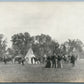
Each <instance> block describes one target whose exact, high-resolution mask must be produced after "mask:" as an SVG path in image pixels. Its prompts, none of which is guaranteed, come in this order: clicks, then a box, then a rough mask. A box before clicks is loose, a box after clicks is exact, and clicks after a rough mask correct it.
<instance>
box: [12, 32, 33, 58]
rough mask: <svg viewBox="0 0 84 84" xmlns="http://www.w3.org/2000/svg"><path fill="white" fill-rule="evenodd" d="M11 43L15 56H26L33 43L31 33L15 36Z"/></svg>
mask: <svg viewBox="0 0 84 84" xmlns="http://www.w3.org/2000/svg"><path fill="white" fill-rule="evenodd" d="M11 41H12V47H13V49H14V51H15V55H18V54H22V55H23V56H25V55H26V53H27V51H28V49H29V47H30V45H31V43H32V38H31V36H30V34H29V33H27V32H25V33H19V34H14V35H13V36H12V38H11Z"/></svg>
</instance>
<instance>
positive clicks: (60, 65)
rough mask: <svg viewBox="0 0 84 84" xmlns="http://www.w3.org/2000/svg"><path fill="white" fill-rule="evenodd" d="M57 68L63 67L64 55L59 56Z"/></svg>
mask: <svg viewBox="0 0 84 84" xmlns="http://www.w3.org/2000/svg"><path fill="white" fill-rule="evenodd" d="M57 68H63V65H62V57H61V56H59V55H58V57H57Z"/></svg>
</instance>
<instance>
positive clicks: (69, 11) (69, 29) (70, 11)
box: [0, 2, 84, 45]
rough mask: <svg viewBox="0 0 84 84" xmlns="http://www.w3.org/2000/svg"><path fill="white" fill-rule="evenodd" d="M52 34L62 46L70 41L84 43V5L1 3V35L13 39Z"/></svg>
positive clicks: (80, 3) (67, 3)
mask: <svg viewBox="0 0 84 84" xmlns="http://www.w3.org/2000/svg"><path fill="white" fill-rule="evenodd" d="M19 32H29V33H30V35H37V34H41V33H43V34H49V35H50V36H51V37H52V38H53V39H56V40H57V41H58V42H60V43H62V42H64V41H66V40H67V39H68V38H71V39H77V38H78V39H80V40H81V41H83V42H84V2H0V33H1V34H2V33H3V34H4V35H5V36H6V37H7V39H8V42H9V44H8V45H10V39H11V36H12V35H13V34H15V33H19Z"/></svg>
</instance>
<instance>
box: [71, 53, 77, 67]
mask: <svg viewBox="0 0 84 84" xmlns="http://www.w3.org/2000/svg"><path fill="white" fill-rule="evenodd" d="M75 61H76V58H75V56H74V55H73V54H72V56H71V63H72V66H73V67H74V66H75Z"/></svg>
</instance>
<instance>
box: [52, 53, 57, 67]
mask: <svg viewBox="0 0 84 84" xmlns="http://www.w3.org/2000/svg"><path fill="white" fill-rule="evenodd" d="M51 60H52V68H56V55H55V54H54V55H53V56H52V57H51Z"/></svg>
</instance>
